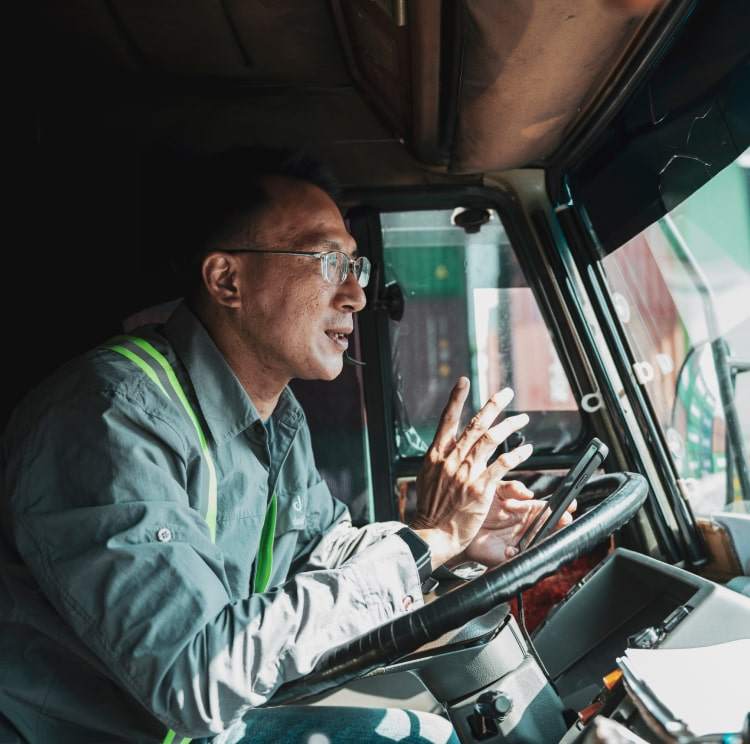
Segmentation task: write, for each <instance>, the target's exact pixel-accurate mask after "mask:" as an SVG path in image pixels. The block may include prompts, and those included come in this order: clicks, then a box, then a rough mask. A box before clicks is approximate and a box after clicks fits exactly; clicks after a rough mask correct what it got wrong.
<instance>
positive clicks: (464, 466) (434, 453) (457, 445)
mask: <svg viewBox="0 0 750 744" xmlns="http://www.w3.org/2000/svg"><path fill="white" fill-rule="evenodd" d="M468 393H469V381H468V380H467V379H466V378H465V377H462V378H460V379H459V380H458V382H457V383H456V385H455V386H454V388H453V390H452V391H451V395H450V398H449V400H448V404H447V405H446V407H445V409H444V411H443V414H442V416H441V418H440V424H439V425H438V429H437V432H436V434H435V439H434V440H433V442H432V445H431V446H430V448H429V450H427V454H426V455H425V460H424V465H423V466H422V470H421V472H420V474H419V476H418V478H417V511H416V515H415V517H414V519H413V521H412V523H411V525H410V526H411V527H412V528H413V529H414V530H416V532H417V533H418V534H419V535H420V536H421V537H422V539H423V540H425V541H426V542H427V543H428V544H429V545H430V550H431V552H432V565H433V568H437V566H440V565H442V564H443V563H445V561H447V560H449V559H450V558H453V557H454V556H456V555H458V554H459V553H461V552H462V551H463V550H464V549H465V548H466V547H467V546H468V545H469V544H470V543H471V542H472V540H473V539H474V537H475V535H476V534H477V532H478V531H479V529H480V527H481V526H482V524H483V523H484V521H485V518H486V517H487V512H488V511H489V508H490V506H491V505H492V503H493V499H494V498H495V493H496V490H497V487H498V484H499V482H500V481H501V480H502V478H503V477H504V476H505V474H506V473H507V472H508V471H509V470H512V469H513V468H516V467H518V465H519V464H520V463H522V462H523V461H524V460H525V459H526V458H528V457H529V455H531V452H532V449H533V448H532V446H531V445H530V444H525V445H522V446H520V447H516V449H514V450H511V451H510V452H506V453H504V454H502V455H500V457H498V458H497V460H495V462H493V463H492V465H489V466H488V465H487V460H488V459H489V458H490V457H491V455H492V454H493V453H494V452H495V450H496V449H497V446H498V445H499V444H502V442H504V441H505V440H506V439H507V438H508V437H509V436H510V435H511V434H512V433H513V432H515V431H518V430H519V429H521V428H522V427H523V426H525V425H526V424H527V423H528V421H529V417H528V416H527V415H526V414H525V413H522V414H520V415H518V416H510V417H508V418H505V419H503V420H502V421H501V422H500V423H498V424H496V425H494V426H493V425H492V424H493V422H494V421H495V419H496V418H497V417H498V416H499V415H500V413H501V412H502V411H503V409H504V408H505V407H506V406H507V405H508V404H509V403H510V401H511V400H512V399H513V391H512V390H511V389H510V388H505V389H504V390H501V391H500V392H498V393H495V394H494V395H493V396H492V397H491V398H490V399H489V400H488V401H487V403H485V404H484V406H483V407H482V409H481V410H480V411H479V412H478V413H477V414H476V415H475V416H474V417H473V418H472V420H471V422H470V423H469V425H468V426H467V427H466V428H465V429H464V430H463V432H461V434H460V435H458V436H457V431H458V422H459V419H460V416H461V410H462V408H463V405H464V402H465V401H466V397H467V395H468Z"/></svg>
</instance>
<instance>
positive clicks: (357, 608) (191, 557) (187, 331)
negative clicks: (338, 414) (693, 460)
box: [0, 152, 541, 744]
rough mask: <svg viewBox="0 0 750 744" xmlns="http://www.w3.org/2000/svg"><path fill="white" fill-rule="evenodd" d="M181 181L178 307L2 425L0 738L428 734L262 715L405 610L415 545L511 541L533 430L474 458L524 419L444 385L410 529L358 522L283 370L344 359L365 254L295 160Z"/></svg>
mask: <svg viewBox="0 0 750 744" xmlns="http://www.w3.org/2000/svg"><path fill="white" fill-rule="evenodd" d="M195 170H196V172H198V170H199V169H198V168H197V166H196V168H195ZM188 183H189V185H190V188H189V189H183V191H182V192H181V193H183V194H188V193H192V196H186V197H185V198H186V199H191V201H183V202H180V206H181V208H182V214H181V215H180V216H179V220H180V225H181V232H180V233H179V234H177V232H176V233H175V237H174V240H173V242H174V243H176V244H177V247H178V248H179V250H180V251H182V256H183V258H185V259H186V260H185V261H184V262H183V263H184V264H185V265H186V266H187V267H188V269H189V270H190V271H192V272H193V273H192V275H190V274H189V275H190V276H192V283H191V284H190V285H189V286H188V287H187V297H188V299H187V301H186V302H185V303H183V304H181V305H180V306H179V307H178V308H177V309H176V310H175V311H174V313H173V314H172V316H171V317H170V319H169V320H168V321H167V322H166V323H165V324H163V325H157V326H151V327H144V328H142V329H139V331H138V332H136V333H135V334H134V335H133V337H127V338H119V339H114V340H112V341H110V342H107V343H105V344H103V345H102V346H101V347H99V348H97V349H95V350H94V351H92V352H91V353H89V354H87V355H85V356H83V357H81V358H79V359H76V360H74V361H73V362H71V363H69V364H68V365H66V366H65V367H64V368H63V369H62V370H60V371H59V372H58V373H57V374H56V375H55V376H54V377H53V378H52V379H51V380H48V381H47V382H46V383H45V384H43V385H42V386H41V387H40V388H39V389H38V390H36V391H34V393H33V394H32V395H31V396H29V398H28V399H27V400H26V401H25V402H24V403H23V404H22V405H21V406H20V407H19V408H18V409H17V411H16V412H15V414H14V416H13V418H12V419H11V422H10V424H9V426H8V428H7V430H6V434H5V437H4V442H3V450H2V452H3V489H4V493H3V498H2V503H3V510H4V513H3V532H2V542H1V543H0V547H1V548H2V553H0V557H2V561H3V570H2V579H1V580H0V593H2V596H3V602H2V609H1V610H0V613H1V614H0V652H1V653H0V656H1V658H2V660H3V661H2V672H0V675H1V676H0V713H1V714H2V715H0V731H3V733H4V736H5V737H6V738H3V739H2V740H3V741H6V740H8V739H10V740H11V741H32V742H45V743H46V742H55V743H65V742H77V743H79V744H80V743H81V742H97V743H99V744H100V743H102V742H161V741H165V742H173V741H176V742H180V741H185V740H187V739H188V738H189V737H193V738H194V739H197V738H199V737H206V740H211V741H216V742H219V741H221V742H240V741H242V742H250V741H252V742H265V741H268V742H276V741H285V740H288V741H297V740H307V739H308V738H309V737H310V736H311V734H313V733H315V732H320V733H322V734H324V735H325V736H326V737H327V738H328V739H329V740H332V741H351V740H355V739H359V740H372V741H377V740H379V739H378V737H382V736H385V737H386V739H387V737H388V736H389V735H390V736H391V738H397V739H400V740H402V741H446V740H448V739H449V738H450V737H454V736H455V735H454V734H452V732H451V729H450V726H449V725H448V724H447V722H446V721H444V720H443V719H441V718H439V717H437V716H427V715H424V714H414V717H415V718H416V719H417V720H418V726H417V729H418V731H419V735H417V734H416V733H415V734H414V735H413V736H409V737H407V736H406V735H405V734H404V733H403V732H402V733H401V734H399V735H396V733H394V731H393V730H391V729H389V726H390V725H391V724H389V723H388V721H389V718H388V716H387V715H385V712H384V711H354V710H351V709H350V710H348V711H347V710H337V711H333V712H332V711H326V710H324V709H316V708H310V709H304V710H303V709H295V708H288V709H275V710H274V709H256V708H257V707H258V706H261V705H263V704H264V703H266V702H267V701H268V700H269V699H271V697H272V695H273V693H274V690H276V689H277V687H278V686H279V685H280V684H282V683H283V682H285V681H288V680H291V679H294V678H297V677H299V676H302V675H305V674H306V673H308V672H309V671H310V670H311V669H312V668H313V666H314V665H315V663H316V660H317V659H318V658H319V656H320V654H321V653H322V652H323V651H325V650H327V649H329V648H331V647H334V646H336V645H339V644H341V643H344V642H346V641H347V640H350V639H352V638H355V637H356V636H358V635H361V634H362V633H364V632H366V631H367V630H369V629H371V628H373V627H375V626H378V625H381V624H382V623H384V622H387V621H388V620H390V619H392V618H394V617H397V616H398V615H400V614H403V613H405V612H409V611H411V610H412V609H414V608H416V607H418V606H420V605H421V604H422V601H423V600H422V595H421V591H420V583H421V579H422V577H421V576H420V573H419V570H418V566H417V563H418V562H420V561H423V560H424V559H425V558H426V559H427V561H428V563H429V566H428V568H427V572H428V573H429V570H430V568H433V569H434V568H437V567H438V566H441V565H443V564H444V563H446V562H447V561H451V560H456V559H457V558H460V557H463V558H467V559H473V560H478V561H481V562H482V563H485V564H487V565H494V564H497V563H500V562H502V561H504V560H506V559H507V558H508V557H510V556H511V555H512V553H513V542H514V541H515V540H516V539H517V537H518V534H519V533H520V532H521V531H522V528H523V526H524V525H525V524H526V523H528V521H529V520H530V519H531V518H532V517H533V515H534V514H535V513H536V511H537V510H538V509H539V508H541V506H540V503H539V502H537V501H534V500H532V498H531V493H530V492H528V491H527V490H526V489H524V488H523V487H522V486H521V485H520V484H504V483H503V481H502V478H503V476H504V475H505V474H506V472H507V471H508V470H509V469H512V468H514V467H516V466H517V465H519V464H520V463H521V462H522V461H523V460H524V459H525V458H527V457H528V456H529V454H530V453H531V447H530V446H529V445H524V446H522V447H519V448H517V449H515V450H513V451H511V452H510V453H508V454H506V455H503V456H501V457H500V458H499V459H498V460H497V461H495V462H494V463H493V464H492V465H490V466H487V460H488V458H489V457H490V456H491V455H492V453H493V452H494V450H495V449H496V447H497V445H498V444H499V443H500V442H502V441H503V440H504V439H505V438H506V437H507V436H508V435H510V434H511V433H512V432H514V431H517V430H518V429H520V428H521V427H522V426H523V425H524V424H525V423H526V421H527V417H526V416H525V415H521V416H515V417H511V418H506V419H504V420H502V421H501V422H500V423H499V424H496V425H494V426H493V422H494V421H495V420H496V419H497V417H498V416H499V415H500V414H501V412H502V410H503V408H504V407H505V406H506V405H507V404H508V402H509V401H510V399H511V397H512V393H511V391H509V390H505V391H502V392H501V393H499V394H497V395H494V396H493V397H492V398H491V399H490V401H488V403H487V404H486V405H485V406H484V408H482V410H481V411H480V412H479V413H478V414H477V415H476V416H475V417H474V419H473V420H472V423H471V425H470V426H469V427H468V428H467V429H466V430H465V431H463V432H461V433H458V432H457V426H458V419H459V414H460V411H461V408H462V406H463V403H464V401H465V399H466V396H467V393H468V380H465V379H462V380H459V382H458V383H457V385H456V387H455V388H454V390H453V393H452V395H451V398H450V400H449V402H448V405H447V407H446V409H445V412H444V414H443V418H442V421H441V423H440V426H439V428H438V431H437V434H436V437H435V440H434V442H433V444H432V446H431V448H430V450H429V452H428V454H427V456H426V458H425V466H424V468H423V470H422V473H421V475H420V478H419V480H418V494H419V495H418V511H417V517H416V519H415V521H414V523H413V524H412V528H413V530H414V531H413V532H411V531H409V530H404V526H403V525H401V524H398V523H384V524H374V525H369V526H368V527H365V528H362V529H356V528H354V527H352V526H351V523H350V520H349V515H348V512H347V510H346V508H345V507H344V505H343V504H341V503H340V502H338V501H336V500H335V499H333V498H332V497H331V495H330V493H329V491H328V489H327V487H326V485H325V483H324V482H323V481H322V480H321V478H320V476H319V474H318V473H317V470H316V469H315V465H314V463H313V458H312V454H311V447H310V436H309V432H308V429H307V426H306V424H305V421H304V415H303V413H302V411H301V409H300V407H299V405H298V404H297V402H296V401H295V399H294V397H293V395H292V394H291V392H290V391H289V389H288V387H287V384H288V383H289V381H290V380H291V379H293V378H307V379H321V380H332V379H333V378H335V377H336V376H337V375H338V374H339V373H340V371H341V368H342V357H343V353H344V351H345V350H346V348H347V345H348V340H347V339H348V336H349V335H350V334H351V332H352V327H353V316H354V313H356V312H358V311H359V310H361V309H362V307H363V306H364V304H365V296H364V292H363V286H362V285H363V284H365V283H366V279H367V269H368V266H367V263H366V261H365V260H364V259H360V258H357V257H356V245H355V244H354V240H353V239H352V237H351V236H350V235H349V234H348V232H347V230H346V227H345V224H344V222H343V220H342V217H341V214H340V212H339V210H338V208H337V206H336V204H335V202H334V201H333V199H332V198H331V196H330V195H329V193H327V191H326V182H325V180H324V179H323V178H322V176H321V172H320V171H319V170H317V169H316V168H315V167H312V166H311V164H310V163H308V162H306V161H305V160H303V159H299V158H296V159H295V158H290V157H286V156H284V157H281V156H279V155H278V154H277V153H276V154H275V153H268V152H266V153H260V152H253V153H241V152H235V153H230V154H225V155H223V156H218V157H215V158H213V159H211V160H210V161H209V162H208V164H207V165H205V166H203V167H202V169H200V170H199V178H197V179H196V178H193V179H191V180H190V181H189V182H188ZM176 219H177V218H176ZM175 230H177V223H175ZM300 254H301V255H300ZM415 535H416V536H417V537H418V538H420V539H421V541H423V542H420V540H419V539H415V537H414V536H415ZM427 548H429V551H428V550H427ZM3 727H4V728H3ZM6 732H7V733H6ZM407 733H408V732H407ZM211 737H213V738H211ZM310 740H311V741H312V739H310ZM320 741H324V740H323V739H320Z"/></svg>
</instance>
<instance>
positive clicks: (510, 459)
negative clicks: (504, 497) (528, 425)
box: [482, 444, 534, 488]
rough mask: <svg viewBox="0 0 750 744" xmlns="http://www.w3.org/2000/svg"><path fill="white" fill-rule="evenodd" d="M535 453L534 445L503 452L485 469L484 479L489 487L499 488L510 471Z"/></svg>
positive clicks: (524, 445) (523, 445)
mask: <svg viewBox="0 0 750 744" xmlns="http://www.w3.org/2000/svg"><path fill="white" fill-rule="evenodd" d="M533 451H534V446H533V445H532V444H522V445H521V446H520V447H516V448H515V449H512V450H511V451H510V452H503V454H502V455H500V457H498V458H497V460H495V462H493V463H492V465H490V466H489V467H488V468H486V469H485V471H484V474H483V476H482V477H483V478H484V479H485V482H486V484H487V485H492V486H493V487H494V488H497V484H498V483H499V482H500V481H501V480H502V478H503V476H504V475H505V474H506V473H507V472H508V471H509V470H513V469H514V468H517V467H518V466H519V465H520V464H521V463H522V462H523V461H524V460H527V459H528V458H529V457H531V453H532V452H533Z"/></svg>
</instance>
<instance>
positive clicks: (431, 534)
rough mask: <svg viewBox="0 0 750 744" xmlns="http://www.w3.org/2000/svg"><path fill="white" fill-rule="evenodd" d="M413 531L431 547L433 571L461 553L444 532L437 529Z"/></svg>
mask: <svg viewBox="0 0 750 744" xmlns="http://www.w3.org/2000/svg"><path fill="white" fill-rule="evenodd" d="M411 529H412V530H413V531H414V532H416V533H417V535H419V536H420V537H421V538H422V539H423V540H424V541H425V542H426V543H427V544H428V545H429V546H430V554H431V559H432V570H433V571H434V570H435V569H436V568H438V567H439V566H442V565H443V564H444V563H445V562H446V561H449V560H450V559H451V558H454V557H455V556H456V555H458V554H459V553H460V552H461V551H460V549H459V548H458V547H456V545H455V543H454V542H453V541H452V540H451V539H450V537H449V536H448V535H447V534H446V533H445V532H443V530H439V529H435V528H431V529H414V528H411Z"/></svg>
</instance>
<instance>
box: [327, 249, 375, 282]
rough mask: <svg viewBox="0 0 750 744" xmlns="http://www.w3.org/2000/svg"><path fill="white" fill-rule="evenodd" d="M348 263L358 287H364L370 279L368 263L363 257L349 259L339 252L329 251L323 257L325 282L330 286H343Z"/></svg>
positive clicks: (347, 271)
mask: <svg viewBox="0 0 750 744" xmlns="http://www.w3.org/2000/svg"><path fill="white" fill-rule="evenodd" d="M350 263H351V268H352V271H353V272H354V276H355V277H357V282H358V283H359V286H360V287H366V286H367V282H368V281H369V279H370V262H369V261H368V260H367V258H365V257H364V256H360V257H359V258H354V259H350V258H349V256H347V255H346V254H345V253H341V252H340V251H331V252H330V253H327V254H326V255H325V258H324V260H323V275H324V277H325V279H326V281H329V282H331V283H332V284H343V283H344V282H345V281H346V277H347V274H348V273H349V264H350Z"/></svg>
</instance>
